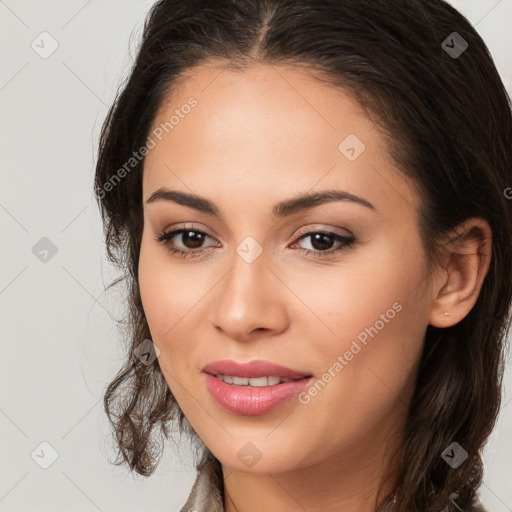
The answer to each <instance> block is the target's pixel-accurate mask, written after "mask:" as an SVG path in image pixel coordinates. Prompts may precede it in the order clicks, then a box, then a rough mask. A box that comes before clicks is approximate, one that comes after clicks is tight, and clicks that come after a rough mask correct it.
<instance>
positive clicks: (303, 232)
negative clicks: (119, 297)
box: [162, 226, 354, 251]
mask: <svg viewBox="0 0 512 512" xmlns="http://www.w3.org/2000/svg"><path fill="white" fill-rule="evenodd" d="M333 229H334V228H314V227H306V228H304V229H300V230H299V232H298V233H296V234H295V235H294V236H293V242H296V241H297V240H301V239H303V238H306V237H308V236H311V235H312V234H315V233H325V234H327V235H336V236H342V237H346V238H354V235H353V234H352V233H351V232H349V233H337V232H336V231H334V230H333ZM187 230H188V231H195V232H200V233H203V234H205V235H206V236H208V237H210V238H211V239H213V240H216V237H214V236H213V235H211V234H210V233H208V232H207V231H206V230H204V229H203V228H198V227H196V226H178V227H176V228H172V229H165V230H164V231H163V232H162V235H167V236H169V235H170V234H173V236H172V238H174V237H175V236H179V235H181V234H183V233H184V232H185V231H187ZM347 231H348V230H347ZM206 248H207V247H204V249H206ZM201 249H203V248H200V249H196V250H197V251H200V250H201ZM189 251H194V249H190V250H189Z"/></svg>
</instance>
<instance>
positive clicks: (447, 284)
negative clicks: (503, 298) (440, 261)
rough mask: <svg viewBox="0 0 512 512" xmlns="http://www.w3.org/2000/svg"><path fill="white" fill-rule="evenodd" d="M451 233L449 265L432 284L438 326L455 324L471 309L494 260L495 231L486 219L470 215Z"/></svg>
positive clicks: (447, 248)
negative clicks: (492, 255)
mask: <svg viewBox="0 0 512 512" xmlns="http://www.w3.org/2000/svg"><path fill="white" fill-rule="evenodd" d="M451 235H452V236H451V237H450V241H449V242H448V243H447V244H446V245H445V246H444V250H445V251H447V257H446V258H445V260H444V261H445V264H444V265H445V267H444V268H443V269H442V270H443V271H442V272H440V273H439V276H438V277H437V278H436V281H435V283H434V286H433V287H432V293H433V296H432V303H431V311H430V316H429V323H430V324H431V325H433V326H434V327H451V326H452V325H455V324H457V323H458V322H460V321H461V320H462V319H463V318H464V317H465V316H466V315H467V314H468V313H469V312H470V311H471V309H472V308H473V306H474V305H475V303H476V301H477V299H478V296H479V294H480V290H481V288H482V285H483V283H484V279H485V276H486V275H487V272H488V270H489V266H490V262H491V254H492V231H491V228H490V226H489V223H488V222H487V221H486V220H485V219H482V218H479V217H475V218H471V219H467V220H466V221H464V222H463V223H462V224H460V225H459V226H458V227H457V228H456V229H455V230H454V232H453V233H452V234H451Z"/></svg>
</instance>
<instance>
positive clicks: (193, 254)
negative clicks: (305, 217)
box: [155, 228, 356, 259]
mask: <svg viewBox="0 0 512 512" xmlns="http://www.w3.org/2000/svg"><path fill="white" fill-rule="evenodd" d="M186 232H193V233H199V234H201V235H205V236H207V237H210V235H208V233H205V232H204V231H201V230H200V229H193V228H180V229H176V230H174V231H169V232H165V231H164V232H162V233H160V234H158V235H157V236H156V237H155V240H156V241H157V242H158V243H161V244H163V245H164V246H165V248H166V249H167V250H168V251H169V252H170V253H171V254H172V255H177V256H179V257H181V258H197V257H199V256H200V255H201V254H202V253H203V251H204V250H206V248H202V249H190V250H187V251H185V250H182V249H176V248H173V247H171V246H170V244H169V242H170V240H171V239H172V238H174V237H175V236H177V235H180V234H182V233H186ZM316 234H322V235H327V236H329V237H331V238H332V239H333V240H334V241H336V242H340V243H341V245H339V246H338V247H337V248H335V249H329V250H327V251H318V250H311V249H297V250H298V251H299V253H301V254H304V255H305V256H310V255H311V254H314V255H315V256H313V258H317V259H322V258H327V257H329V256H331V255H333V254H334V253H337V252H339V251H342V250H344V249H347V248H349V247H351V246H352V245H353V244H355V243H356V239H355V237H349V236H344V235H339V234H337V233H332V232H330V231H322V230H320V231H308V232H306V233H303V234H301V235H300V236H299V237H298V238H297V239H296V241H295V242H293V243H294V244H295V243H296V242H298V241H300V240H302V239H304V238H308V237H309V236H312V235H316ZM210 238H212V237H210ZM318 254H321V256H318Z"/></svg>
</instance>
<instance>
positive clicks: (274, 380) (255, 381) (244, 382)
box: [210, 373, 309, 388]
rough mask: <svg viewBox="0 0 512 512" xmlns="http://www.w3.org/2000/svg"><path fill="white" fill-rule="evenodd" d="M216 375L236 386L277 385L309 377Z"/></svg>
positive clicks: (259, 386)
mask: <svg viewBox="0 0 512 512" xmlns="http://www.w3.org/2000/svg"><path fill="white" fill-rule="evenodd" d="M210 375H213V374H210ZM214 377H217V379H219V380H221V381H222V382H225V383H226V384H233V385H234V386H244V387H253V388H262V387H265V386H276V385H278V384H284V383H286V382H294V381H296V380H302V379H304V378H309V376H305V377H301V378H299V379H290V378H288V377H278V376H275V375H269V376H263V377H240V376H238V375H223V374H222V373H217V374H216V375H214Z"/></svg>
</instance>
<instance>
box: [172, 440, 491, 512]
mask: <svg viewBox="0 0 512 512" xmlns="http://www.w3.org/2000/svg"><path fill="white" fill-rule="evenodd" d="M222 482H223V480H222V466H221V464H220V462H219V461H218V460H217V459H216V458H215V457H214V455H213V454H212V453H211V452H210V450H208V449H207V450H206V451H205V454H204V456H203V459H202V461H201V462H200V463H199V464H198V465H197V477H196V480H195V482H194V485H193V486H192V490H191V491H190V494H189V496H188V499H187V501H186V503H185V505H183V507H182V508H181V509H180V512H224V486H223V483H222ZM455 510H456V509H455ZM459 510H462V509H459ZM443 512H448V507H447V508H446V509H444V510H443ZM463 512H487V510H485V509H484V508H483V506H482V505H481V503H480V502H479V501H478V500H477V499H475V501H474V503H473V507H472V508H471V509H470V510H467V511H463Z"/></svg>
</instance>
